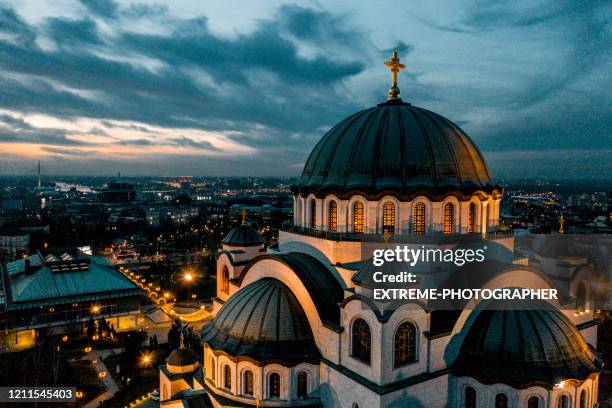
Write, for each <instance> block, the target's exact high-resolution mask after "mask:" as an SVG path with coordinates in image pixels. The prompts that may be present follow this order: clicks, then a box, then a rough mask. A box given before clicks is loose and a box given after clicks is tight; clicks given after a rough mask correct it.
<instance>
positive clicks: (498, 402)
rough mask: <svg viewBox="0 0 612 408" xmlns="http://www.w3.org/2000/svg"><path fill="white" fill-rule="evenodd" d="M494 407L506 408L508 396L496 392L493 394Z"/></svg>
mask: <svg viewBox="0 0 612 408" xmlns="http://www.w3.org/2000/svg"><path fill="white" fill-rule="evenodd" d="M495 408H508V397H506V394H497V395H496V396H495Z"/></svg>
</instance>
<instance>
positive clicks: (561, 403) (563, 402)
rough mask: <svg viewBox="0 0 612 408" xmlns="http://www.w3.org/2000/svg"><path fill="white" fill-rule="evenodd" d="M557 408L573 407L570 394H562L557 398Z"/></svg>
mask: <svg viewBox="0 0 612 408" xmlns="http://www.w3.org/2000/svg"><path fill="white" fill-rule="evenodd" d="M557 408H571V401H570V398H569V396H568V395H565V394H564V395H560V396H559V398H557Z"/></svg>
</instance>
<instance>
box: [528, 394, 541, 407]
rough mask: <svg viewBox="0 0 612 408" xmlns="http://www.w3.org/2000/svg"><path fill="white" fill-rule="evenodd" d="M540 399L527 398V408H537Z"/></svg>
mask: <svg viewBox="0 0 612 408" xmlns="http://www.w3.org/2000/svg"><path fill="white" fill-rule="evenodd" d="M539 407H540V399H539V398H538V397H529V399H528V400H527V408H539Z"/></svg>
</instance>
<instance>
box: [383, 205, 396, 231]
mask: <svg viewBox="0 0 612 408" xmlns="http://www.w3.org/2000/svg"><path fill="white" fill-rule="evenodd" d="M394 233H395V204H394V203H393V202H392V201H386V202H385V203H384V204H383V234H394Z"/></svg>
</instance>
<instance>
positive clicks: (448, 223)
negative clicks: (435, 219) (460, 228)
mask: <svg viewBox="0 0 612 408" xmlns="http://www.w3.org/2000/svg"><path fill="white" fill-rule="evenodd" d="M454 230H455V206H454V205H453V203H446V204H444V228H443V230H442V232H444V233H445V234H452V233H453V232H454Z"/></svg>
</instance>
